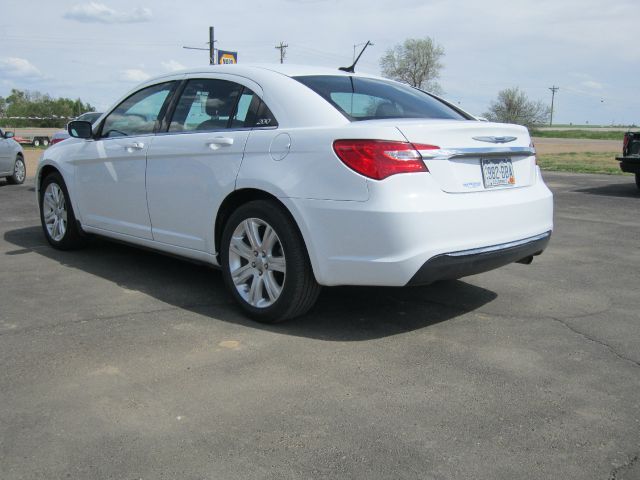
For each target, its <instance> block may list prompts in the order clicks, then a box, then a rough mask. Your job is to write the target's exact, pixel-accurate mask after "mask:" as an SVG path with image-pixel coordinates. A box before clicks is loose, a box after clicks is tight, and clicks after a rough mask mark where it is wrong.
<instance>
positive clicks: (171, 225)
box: [147, 76, 261, 252]
mask: <svg viewBox="0 0 640 480" xmlns="http://www.w3.org/2000/svg"><path fill="white" fill-rule="evenodd" d="M225 78H227V79H224V80H223V79H213V78H193V79H190V80H188V81H187V82H186V85H185V87H184V90H183V92H182V94H181V95H180V98H179V100H178V102H177V103H176V107H175V111H174V113H173V115H172V118H171V121H170V123H169V126H168V130H167V132H165V133H162V134H159V135H157V136H156V138H155V139H154V142H153V144H152V145H151V148H150V149H149V154H148V165H147V200H148V205H149V215H150V217H151V224H152V225H153V238H154V240H156V241H158V242H162V243H167V244H170V245H174V246H178V247H183V248H188V249H192V250H198V251H205V252H213V251H214V235H213V233H214V221H215V217H216V212H217V211H218V208H219V206H220V204H221V202H222V200H223V199H224V198H225V197H226V196H227V195H228V194H229V193H230V192H231V191H233V189H234V188H235V181H236V176H237V174H238V170H239V168H240V164H241V162H242V158H243V154H244V148H245V144H246V142H247V139H248V137H249V134H250V132H251V127H252V125H253V118H254V116H255V115H254V113H255V110H256V108H257V106H258V105H259V104H260V96H259V95H258V94H257V93H256V92H259V93H261V90H260V87H259V86H258V85H257V84H254V83H253V82H249V81H248V80H246V79H236V78H235V77H227V76H225ZM232 79H233V81H232Z"/></svg>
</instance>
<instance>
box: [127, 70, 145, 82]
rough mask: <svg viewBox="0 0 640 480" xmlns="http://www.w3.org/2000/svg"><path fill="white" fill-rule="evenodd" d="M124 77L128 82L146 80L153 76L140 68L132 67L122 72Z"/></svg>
mask: <svg viewBox="0 0 640 480" xmlns="http://www.w3.org/2000/svg"><path fill="white" fill-rule="evenodd" d="M122 78H123V80H126V81H127V82H144V81H145V80H148V79H149V78H151V75H149V74H148V73H147V72H145V71H144V70H140V69H139V68H130V69H128V70H124V71H123V72H122Z"/></svg>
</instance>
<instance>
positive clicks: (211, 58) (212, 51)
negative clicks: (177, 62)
mask: <svg viewBox="0 0 640 480" xmlns="http://www.w3.org/2000/svg"><path fill="white" fill-rule="evenodd" d="M208 43H209V48H200V47H185V46H183V47H182V48H186V49H187V50H207V51H208V52H209V65H215V64H216V49H215V46H214V44H215V43H216V40H214V39H213V27H209V42H208Z"/></svg>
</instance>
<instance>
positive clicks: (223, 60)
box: [218, 50, 238, 65]
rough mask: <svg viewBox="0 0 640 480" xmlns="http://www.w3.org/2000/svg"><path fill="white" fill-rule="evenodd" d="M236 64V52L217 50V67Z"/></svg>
mask: <svg viewBox="0 0 640 480" xmlns="http://www.w3.org/2000/svg"><path fill="white" fill-rule="evenodd" d="M232 63H238V52H227V51H225V50H218V65H224V64H232Z"/></svg>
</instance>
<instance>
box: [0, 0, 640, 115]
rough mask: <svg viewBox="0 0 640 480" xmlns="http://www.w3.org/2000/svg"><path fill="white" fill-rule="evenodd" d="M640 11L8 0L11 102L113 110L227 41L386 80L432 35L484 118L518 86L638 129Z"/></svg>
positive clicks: (458, 92) (470, 106)
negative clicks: (392, 65) (151, 81)
mask: <svg viewBox="0 0 640 480" xmlns="http://www.w3.org/2000/svg"><path fill="white" fill-rule="evenodd" d="M638 21H639V17H638V14H637V2H635V1H631V0H612V1H608V2H605V1H596V0H581V1H577V0H562V1H557V0H555V1H548V0H536V1H532V0H512V1H509V2H506V1H505V2H503V1H495V0H485V1H483V2H478V1H472V0H466V1H445V0H442V1H441V0H432V1H429V2H424V1H414V0H395V1H386V0H366V1H364V0H363V1H360V0H357V1H349V0H342V1H339V0H298V1H293V0H269V1H257V0H256V1H236V2H213V1H211V0H207V1H200V0H194V1H182V2H176V1H166V0H153V1H151V0H134V1H133V2H132V1H123V0H95V1H86V2H78V1H77V0H70V1H67V0H56V1H55V2H51V1H24V0H23V1H14V0H4V1H3V6H2V15H1V16H0V40H1V42H0V45H1V48H0V95H2V96H6V95H7V94H8V93H9V92H10V90H11V88H18V89H28V90H38V91H41V92H43V93H49V94H51V95H53V96H66V97H72V98H76V97H78V96H79V97H81V98H82V99H83V100H84V101H88V102H89V103H91V104H93V105H95V106H96V107H98V108H99V109H101V110H102V109H106V108H108V107H109V105H111V104H112V103H113V102H114V101H115V100H116V99H117V98H119V97H120V96H122V95H123V94H124V93H126V92H127V91H128V90H129V89H131V88H133V87H134V86H135V85H136V83H138V82H140V81H142V80H144V79H146V78H148V77H150V76H154V75H158V74H161V73H165V72H168V71H171V70H174V69H179V68H182V67H195V66H201V65H203V64H207V63H208V60H207V52H205V51H197V50H186V49H183V48H182V46H184V45H187V46H196V47H203V48H206V42H207V40H208V27H209V25H213V26H215V31H216V39H217V40H218V43H217V44H216V45H217V46H218V47H219V48H221V49H223V50H237V51H238V52H239V61H240V62H244V63H249V62H260V63H263V62H277V61H279V52H278V50H276V49H275V45H277V44H278V43H279V42H280V41H284V42H286V43H287V44H288V45H289V48H288V49H287V55H286V59H285V61H286V62H288V63H302V64H314V65H322V66H335V67H338V66H341V65H347V64H349V63H350V60H351V58H352V55H353V45H354V44H359V43H362V42H365V41H366V40H371V41H372V42H373V43H374V46H373V47H370V49H368V50H367V52H366V53H365V54H364V56H363V58H362V60H361V61H360V65H359V69H360V70H362V71H366V72H369V73H374V74H379V73H380V69H379V59H380V57H381V56H382V55H383V54H384V52H385V50H386V49H388V48H390V47H392V46H394V45H395V44H398V43H401V42H402V41H404V40H405V39H406V38H421V37H425V36H430V37H432V38H433V39H434V40H435V41H436V42H438V43H439V44H441V45H442V46H443V47H444V49H445V57H444V58H443V63H444V69H443V70H442V72H441V73H442V75H441V78H440V84H441V85H442V87H443V89H444V91H445V97H446V98H448V99H449V100H451V101H453V102H455V103H459V104H460V105H461V106H462V107H463V108H465V109H466V110H468V111H470V112H472V113H476V114H481V113H482V112H484V111H486V109H487V107H488V106H489V104H490V102H491V101H492V100H493V99H495V97H496V95H497V93H498V91H500V90H501V89H504V88H508V87H514V86H518V87H520V88H521V89H523V90H524V91H525V92H526V94H527V95H528V96H529V98H531V99H533V100H542V101H544V102H550V100H551V92H550V91H549V87H551V86H553V85H555V86H558V87H560V90H559V91H558V93H557V94H556V103H555V113H554V122H558V123H570V122H571V123H579V124H583V123H586V122H589V123H591V124H605V125H609V124H612V123H616V124H632V123H635V124H640V80H639V79H640V48H638V47H637V41H635V40H634V37H633V34H632V33H631V32H634V31H637V25H638Z"/></svg>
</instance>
